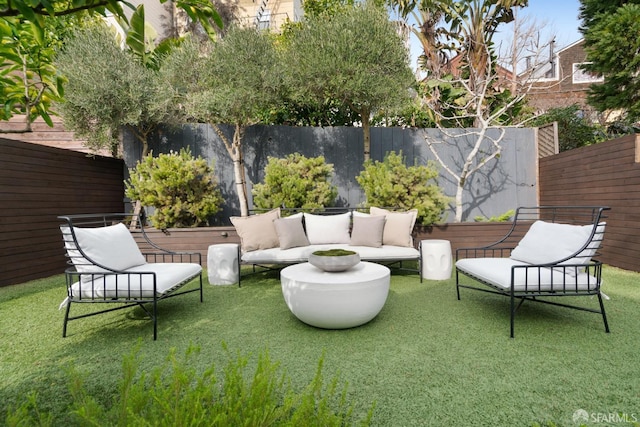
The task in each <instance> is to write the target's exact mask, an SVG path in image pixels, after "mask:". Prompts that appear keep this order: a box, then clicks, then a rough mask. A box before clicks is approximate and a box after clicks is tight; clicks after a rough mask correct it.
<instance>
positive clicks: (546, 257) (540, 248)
mask: <svg viewBox="0 0 640 427" xmlns="http://www.w3.org/2000/svg"><path fill="white" fill-rule="evenodd" d="M604 227H605V224H604V223H601V224H599V225H598V228H597V230H596V231H597V232H598V233H597V234H599V236H595V239H594V240H593V241H592V242H591V243H590V244H589V246H588V247H587V249H585V250H584V251H582V252H581V253H580V254H579V256H578V257H576V258H571V259H569V260H567V261H564V262H563V264H582V265H585V264H588V263H589V261H590V260H591V256H593V255H594V254H595V252H596V250H597V248H598V247H599V246H600V240H601V239H602V233H604ZM592 230H593V225H570V224H558V223H551V222H545V221H536V222H534V223H533V224H532V225H531V227H530V228H529V231H527V234H525V236H524V237H523V238H522V240H520V242H519V243H518V246H517V247H516V248H515V249H514V250H513V251H512V252H511V259H514V260H517V261H523V262H526V263H529V264H548V263H554V262H556V261H560V260H562V259H564V258H567V257H569V256H571V255H573V254H575V253H577V252H578V251H579V250H580V249H581V248H582V247H583V246H584V245H585V244H586V243H587V241H588V239H589V236H590V235H591V231H592ZM596 239H597V241H596Z"/></svg>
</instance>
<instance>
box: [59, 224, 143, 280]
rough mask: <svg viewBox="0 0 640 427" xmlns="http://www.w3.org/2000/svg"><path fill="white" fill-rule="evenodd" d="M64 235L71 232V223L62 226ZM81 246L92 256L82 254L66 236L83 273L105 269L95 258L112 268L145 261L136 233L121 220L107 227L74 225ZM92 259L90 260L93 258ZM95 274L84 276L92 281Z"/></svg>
mask: <svg viewBox="0 0 640 427" xmlns="http://www.w3.org/2000/svg"><path fill="white" fill-rule="evenodd" d="M60 230H61V231H62V233H63V235H65V236H67V235H69V234H68V233H69V227H68V226H65V225H63V226H60ZM73 233H74V234H75V236H76V240H77V242H78V246H79V247H80V249H82V251H83V252H84V253H85V254H86V256H87V257H88V258H89V260H87V258H85V257H83V256H82V254H81V253H80V251H78V250H77V248H76V246H75V243H74V242H73V241H72V240H69V239H65V247H66V249H67V253H68V255H69V257H70V258H71V261H72V262H73V264H74V266H75V267H76V270H77V271H78V272H80V273H104V272H107V271H108V270H105V269H103V268H100V267H96V266H95V265H93V263H92V262H91V261H93V262H96V263H98V264H100V265H103V266H105V267H107V268H110V269H113V270H120V271H121V270H127V269H129V268H131V267H136V266H139V265H144V264H146V259H145V257H144V255H142V253H141V252H140V249H139V248H138V245H137V244H136V242H135V240H134V239H133V236H132V235H131V233H130V232H129V230H128V229H127V227H126V226H125V225H124V224H122V223H119V224H116V225H109V226H106V227H96V228H81V227H74V228H73ZM90 260H91V261H90ZM91 278H92V276H90V275H86V276H84V275H83V276H82V280H83V281H91Z"/></svg>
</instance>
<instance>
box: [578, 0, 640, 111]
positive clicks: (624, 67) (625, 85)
mask: <svg viewBox="0 0 640 427" xmlns="http://www.w3.org/2000/svg"><path fill="white" fill-rule="evenodd" d="M616 3H618V4H621V6H620V7H617V8H613V7H609V8H608V9H609V10H608V11H607V12H608V13H603V14H600V15H596V16H587V15H585V14H584V12H583V18H584V19H585V21H586V22H587V24H588V25H587V26H586V27H585V28H584V29H583V32H584V36H585V51H586V53H587V61H588V62H587V63H586V64H585V66H584V69H585V70H587V71H590V72H592V73H595V74H596V75H603V76H604V78H605V80H604V83H600V84H593V85H591V86H590V88H589V98H588V100H589V103H590V104H591V105H593V106H595V107H596V108H597V109H598V110H599V111H607V110H616V109H622V110H624V111H625V112H626V114H627V115H628V116H629V118H630V119H632V120H638V119H639V118H640V80H639V79H638V69H640V56H639V55H638V54H637V53H638V50H640V4H637V2H616ZM623 3H626V4H623ZM632 3H636V4H632ZM589 10H591V9H589Z"/></svg>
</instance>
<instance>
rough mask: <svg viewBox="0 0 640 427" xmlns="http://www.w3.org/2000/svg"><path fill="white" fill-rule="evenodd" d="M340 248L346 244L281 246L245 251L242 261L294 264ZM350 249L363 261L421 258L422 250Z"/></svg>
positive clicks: (389, 248) (398, 248)
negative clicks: (319, 252) (285, 247)
mask: <svg viewBox="0 0 640 427" xmlns="http://www.w3.org/2000/svg"><path fill="white" fill-rule="evenodd" d="M339 248H342V249H345V245H343V244H326V245H311V246H302V247H297V248H291V249H285V250H282V249H280V248H273V249H265V250H262V251H253V252H246V253H243V254H242V262H244V263H248V264H293V263H298V262H307V261H308V259H309V254H311V253H312V252H315V251H320V250H327V249H339ZM348 249H349V250H351V251H355V252H357V253H358V254H359V255H360V259H361V260H362V261H400V260H402V261H405V260H417V259H419V258H420V252H419V251H418V250H417V249H415V248H409V247H406V246H404V247H403V246H385V245H383V246H381V247H379V248H374V247H371V246H349V247H348Z"/></svg>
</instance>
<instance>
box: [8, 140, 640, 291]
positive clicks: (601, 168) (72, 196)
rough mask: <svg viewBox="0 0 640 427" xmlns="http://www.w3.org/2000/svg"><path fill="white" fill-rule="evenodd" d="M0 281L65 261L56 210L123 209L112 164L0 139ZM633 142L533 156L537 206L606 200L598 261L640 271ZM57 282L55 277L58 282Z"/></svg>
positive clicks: (118, 171) (45, 271)
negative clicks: (535, 159)
mask: <svg viewBox="0 0 640 427" xmlns="http://www.w3.org/2000/svg"><path fill="white" fill-rule="evenodd" d="M0 146H1V147H2V156H0V206H1V208H0V286H6V285H10V284H16V283H23V282H25V281H28V280H32V279H36V278H40V277H47V276H51V275H54V274H60V273H62V271H63V270H64V268H65V266H66V264H65V261H66V260H65V257H64V250H63V247H62V239H61V237H60V231H59V229H58V226H59V224H60V222H59V221H58V220H57V218H56V217H57V216H58V215H62V214H74V213H99V212H122V211H123V209H124V203H123V194H124V185H123V173H124V164H123V162H122V161H121V160H116V159H112V158H105V157H93V158H91V157H87V156H86V155H84V154H82V153H77V152H73V151H68V150H61V149H56V148H50V147H44V146H40V145H35V144H29V143H24V142H18V141H10V140H6V139H0ZM639 147H640V138H637V137H636V136H634V135H631V136H626V137H623V138H619V139H616V140H612V141H607V142H604V143H600V144H597V145H593V146H590V147H583V148H579V149H575V150H571V151H567V152H563V153H560V154H557V155H553V156H549V157H545V158H542V159H540V160H539V180H540V182H539V188H540V204H541V205H558V204H563V205H567V204H568V205H607V206H610V207H611V208H612V209H611V211H609V218H607V231H606V237H605V241H604V243H605V245H604V248H603V250H602V254H603V256H602V261H603V262H605V263H607V264H610V265H613V266H616V267H620V268H623V269H627V270H633V271H640V265H639V262H638V261H639V260H640V226H639V224H640V163H639V162H640V151H639ZM508 227H509V224H505V223H482V224H479V223H464V224H445V225H441V226H433V227H418V228H416V230H415V233H414V239H415V240H416V241H419V240H423V239H446V240H449V241H451V246H452V249H453V250H454V251H455V249H456V248H458V247H468V246H477V245H481V244H488V243H491V242H494V241H495V240H497V239H498V238H500V237H502V236H503V235H504V234H505V233H506V231H507V229H508ZM150 234H151V236H152V238H153V239H154V240H155V241H157V242H158V243H159V244H160V245H161V246H166V247H168V248H170V249H176V250H196V251H199V252H201V253H202V254H203V263H205V264H206V253H207V249H208V247H209V245H212V244H217V243H231V242H235V243H239V238H238V235H237V233H236V232H235V229H234V228H233V227H215V228H193V229H170V230H168V231H167V232H166V233H165V232H162V231H159V230H151V231H150ZM61 280H62V279H61Z"/></svg>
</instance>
